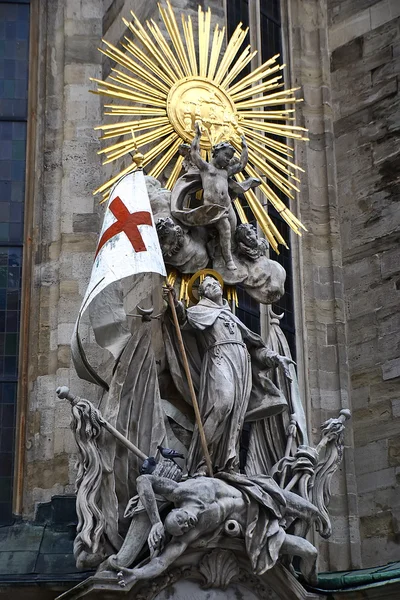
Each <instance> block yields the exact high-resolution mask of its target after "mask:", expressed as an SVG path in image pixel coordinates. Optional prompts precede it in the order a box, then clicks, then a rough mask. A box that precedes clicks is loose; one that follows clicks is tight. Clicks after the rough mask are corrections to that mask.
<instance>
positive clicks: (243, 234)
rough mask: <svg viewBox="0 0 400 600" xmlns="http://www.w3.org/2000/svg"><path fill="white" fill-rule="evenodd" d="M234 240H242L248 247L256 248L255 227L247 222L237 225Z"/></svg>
mask: <svg viewBox="0 0 400 600" xmlns="http://www.w3.org/2000/svg"><path fill="white" fill-rule="evenodd" d="M236 241H237V242H242V243H243V244H245V245H246V246H249V248H257V246H258V236H257V231H256V229H255V227H253V225H250V224H249V223H243V224H242V225H239V226H238V227H237V229H236Z"/></svg>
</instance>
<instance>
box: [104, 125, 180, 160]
mask: <svg viewBox="0 0 400 600" xmlns="http://www.w3.org/2000/svg"><path fill="white" fill-rule="evenodd" d="M173 131H174V130H173V128H172V127H171V125H167V126H165V127H163V128H162V129H157V130H156V131H151V132H149V133H144V134H143V135H138V136H137V137H136V138H135V139H134V140H132V138H130V139H128V140H124V141H122V142H119V143H118V144H113V146H109V147H108V148H107V149H105V153H106V154H107V155H108V158H107V160H106V161H104V163H103V164H104V165H106V164H108V163H109V162H112V161H113V160H116V159H117V158H121V156H124V155H125V154H128V152H132V151H133V150H135V148H136V146H137V144H139V145H140V146H142V145H143V146H144V145H146V144H150V143H151V142H155V141H156V140H158V139H159V138H162V137H165V136H166V135H168V134H170V133H172V132H173ZM100 152H103V151H102V150H100Z"/></svg>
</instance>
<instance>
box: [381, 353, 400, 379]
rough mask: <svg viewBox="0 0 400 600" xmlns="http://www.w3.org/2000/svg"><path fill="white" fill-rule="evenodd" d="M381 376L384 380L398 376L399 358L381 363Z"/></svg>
mask: <svg viewBox="0 0 400 600" xmlns="http://www.w3.org/2000/svg"><path fill="white" fill-rule="evenodd" d="M382 377H383V379H384V380H388V379H394V378H395V377H400V358H395V359H393V360H388V361H387V362H386V363H384V364H383V365H382Z"/></svg>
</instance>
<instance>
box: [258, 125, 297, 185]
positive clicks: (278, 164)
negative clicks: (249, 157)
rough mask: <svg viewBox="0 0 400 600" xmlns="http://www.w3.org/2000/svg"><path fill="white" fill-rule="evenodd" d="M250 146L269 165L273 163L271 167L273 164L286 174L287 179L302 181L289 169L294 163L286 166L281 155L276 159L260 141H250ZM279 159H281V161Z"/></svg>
mask: <svg viewBox="0 0 400 600" xmlns="http://www.w3.org/2000/svg"><path fill="white" fill-rule="evenodd" d="M249 137H251V136H249ZM248 145H249V147H250V148H251V149H252V150H254V151H255V152H258V153H259V154H261V156H262V159H263V160H265V161H267V163H271V165H272V164H273V165H274V167H275V168H277V169H279V170H280V171H281V172H282V173H284V174H285V176H286V177H290V178H291V179H294V181H297V182H300V179H299V178H298V177H296V175H295V174H294V173H293V172H292V171H291V170H290V168H288V166H289V167H291V165H292V164H293V163H289V165H287V163H288V162H289V161H286V164H285V163H283V162H281V161H282V160H284V159H282V157H280V156H279V155H276V158H275V155H274V154H273V153H272V152H269V151H268V150H267V149H266V148H265V146H264V145H263V144H260V143H259V142H258V141H254V140H253V139H249V141H248ZM279 159H281V161H280V160H279ZM286 177H285V181H286Z"/></svg>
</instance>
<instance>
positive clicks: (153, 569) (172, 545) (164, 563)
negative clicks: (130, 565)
mask: <svg viewBox="0 0 400 600" xmlns="http://www.w3.org/2000/svg"><path fill="white" fill-rule="evenodd" d="M200 535H201V532H200V531H199V530H198V529H192V530H191V531H189V532H187V533H185V534H184V535H183V536H181V537H180V538H179V539H177V538H172V540H171V541H170V542H169V543H168V544H167V545H166V546H165V548H164V550H163V552H162V553H161V554H160V555H159V556H153V558H151V560H150V562H148V563H147V565H143V567H138V568H135V569H125V568H121V569H120V572H119V574H118V579H119V584H120V585H121V586H122V587H125V586H126V585H127V584H130V583H134V582H135V581H137V580H139V579H151V578H153V577H158V576H159V575H161V574H162V573H164V571H166V569H168V567H170V566H171V565H172V564H173V563H174V562H175V561H176V559H177V558H179V557H180V556H182V554H183V553H184V552H185V551H186V549H187V548H188V547H189V545H190V544H192V543H193V542H194V541H195V540H196V539H197V538H199V537H200Z"/></svg>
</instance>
